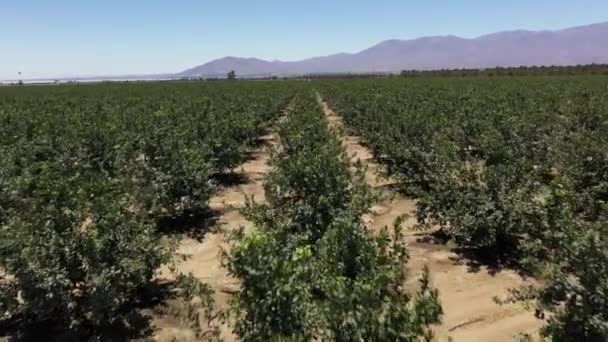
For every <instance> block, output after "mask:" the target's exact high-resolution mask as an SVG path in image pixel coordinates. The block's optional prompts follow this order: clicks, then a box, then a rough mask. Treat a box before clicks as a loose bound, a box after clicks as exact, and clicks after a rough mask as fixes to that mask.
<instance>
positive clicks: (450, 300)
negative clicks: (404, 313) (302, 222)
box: [152, 102, 542, 342]
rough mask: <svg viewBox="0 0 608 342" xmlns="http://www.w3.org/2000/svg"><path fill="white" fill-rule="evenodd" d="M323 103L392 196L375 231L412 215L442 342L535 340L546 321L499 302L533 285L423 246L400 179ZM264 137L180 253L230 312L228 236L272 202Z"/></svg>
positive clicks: (410, 237)
mask: <svg viewBox="0 0 608 342" xmlns="http://www.w3.org/2000/svg"><path fill="white" fill-rule="evenodd" d="M322 106H323V109H324V111H325V113H326V115H327V118H328V120H329V123H330V126H331V127H332V128H333V129H334V130H335V131H336V132H337V133H338V134H339V136H340V137H341V138H342V140H343V144H344V147H345V149H346V152H347V154H348V155H349V157H350V158H351V160H352V161H353V162H355V161H357V160H359V161H361V162H362V163H363V164H364V165H365V166H366V167H367V172H366V179H367V181H368V183H369V184H370V186H372V187H373V188H375V189H377V190H379V191H382V192H385V193H386V194H387V196H386V198H387V199H386V200H384V201H383V202H381V203H378V204H376V205H375V206H374V207H373V208H372V214H371V215H370V216H369V217H367V218H366V221H367V222H368V227H369V228H370V229H372V230H378V229H380V228H382V227H384V226H390V225H392V223H393V221H394V220H395V219H396V218H397V217H399V216H402V215H404V214H407V215H409V218H408V219H407V220H406V221H405V222H404V225H405V228H406V237H405V238H406V240H407V243H408V251H409V253H410V261H409V264H408V268H409V270H410V277H409V280H408V284H406V285H407V286H409V287H414V286H415V283H416V281H417V277H416V275H418V274H419V273H420V270H421V269H422V267H423V266H424V265H428V266H429V268H430V270H431V279H432V283H433V285H434V286H435V287H436V288H438V289H439V293H440V299H441V303H442V306H443V309H444V312H445V313H444V316H443V320H442V323H441V324H439V325H438V326H436V327H435V335H436V340H438V341H447V340H448V339H449V338H452V339H453V340H454V341H457V342H458V341H467V342H468V341H481V342H485V341H492V342H494V341H496V342H499V341H513V340H514V338H517V336H518V335H520V334H524V333H526V334H532V335H534V334H535V333H536V332H537V331H538V329H539V327H540V326H541V325H542V321H540V320H538V319H536V318H534V315H533V312H531V311H528V310H525V309H524V308H523V307H522V306H521V305H517V304H511V305H503V306H499V305H497V304H496V303H495V302H494V300H493V298H494V297H495V296H499V297H504V296H506V294H507V291H508V289H509V288H514V287H517V286H519V285H521V284H523V283H524V282H525V280H524V279H522V278H521V277H520V276H519V275H518V274H517V273H516V272H514V271H511V270H503V271H500V272H498V273H494V272H491V271H490V270H488V269H487V268H485V267H483V266H482V267H481V268H479V269H478V270H476V271H471V269H470V268H469V267H468V266H467V265H465V264H463V263H462V259H461V258H460V257H459V255H457V254H456V253H454V252H453V251H451V249H450V248H449V247H448V246H445V245H442V244H434V243H425V242H420V237H421V236H422V235H424V233H421V232H420V231H417V230H414V229H413V227H414V225H415V224H416V220H415V218H414V214H415V210H416V202H415V201H414V200H413V199H411V198H406V197H404V196H402V195H400V194H398V193H394V192H392V191H391V190H390V189H391V185H392V184H394V183H395V182H394V181H393V180H391V179H387V178H386V177H383V176H382V171H381V168H380V166H379V165H378V164H377V163H376V162H375V160H374V159H373V156H372V154H371V151H370V150H369V149H368V148H367V147H365V146H364V145H363V144H362V142H361V140H360V139H359V138H358V137H357V136H353V135H349V134H348V133H347V132H346V130H345V129H344V127H343V125H342V121H341V118H340V116H338V115H337V114H336V113H335V112H334V111H333V110H331V109H330V108H329V107H328V105H327V104H326V103H325V102H322ZM262 140H263V144H262V145H261V146H260V147H259V148H257V149H256V150H255V151H253V153H252V158H251V159H250V160H249V161H247V162H246V163H244V164H243V165H242V166H241V167H239V168H237V169H236V170H235V172H236V174H237V175H239V176H241V177H242V179H244V180H245V181H244V182H242V183H240V184H238V185H234V186H230V187H226V188H224V189H223V190H222V191H220V192H218V193H217V195H216V196H215V197H213V198H212V199H211V201H210V207H211V209H213V210H215V211H216V212H218V213H219V217H218V227H219V230H218V231H215V232H210V233H207V234H206V235H205V236H204V238H203V239H202V240H200V241H199V240H196V239H191V238H184V239H183V240H181V242H180V245H179V248H178V253H181V254H188V255H189V258H188V259H187V260H185V261H181V262H179V263H178V264H177V271H178V272H182V273H186V274H187V273H189V272H192V273H193V274H194V275H195V276H196V277H197V278H199V279H200V280H202V281H204V282H206V283H208V284H210V285H211V286H212V287H213V289H214V290H215V292H216V294H215V300H216V302H217V303H218V306H219V307H220V308H224V309H225V308H227V305H228V300H229V297H230V292H234V291H235V290H237V289H238V282H237V281H236V280H235V279H232V278H231V277H230V276H229V275H228V273H227V271H226V269H225V268H223V267H222V265H221V261H220V257H219V256H220V252H221V250H222V248H226V247H227V245H226V242H225V236H226V234H227V233H230V231H233V230H235V229H237V228H239V227H241V226H244V227H246V228H247V227H249V226H250V223H249V222H248V221H247V220H246V219H245V218H244V217H243V216H242V215H241V214H240V213H239V209H240V208H242V207H243V205H244V204H245V196H247V197H251V196H254V198H255V199H256V201H263V200H264V190H263V178H264V175H265V174H266V173H267V172H268V170H269V165H268V161H269V159H270V149H272V148H276V147H277V146H278V136H277V134H276V133H275V132H269V133H268V134H267V135H265V136H264V137H262ZM459 260H460V261H459ZM160 277H161V278H163V277H164V278H165V279H168V280H170V279H171V278H172V275H171V273H170V272H169V271H168V270H166V269H165V270H162V272H161V275H160ZM152 325H153V326H154V327H155V329H156V330H155V333H154V336H153V339H154V340H155V341H163V342H164V341H167V342H168V341H193V340H195V339H194V338H193V335H192V332H191V331H190V329H188V328H187V327H185V326H183V325H182V324H180V322H179V321H177V320H176V319H174V318H171V317H170V316H158V315H157V316H155V317H154V319H153V322H152ZM222 334H223V337H224V338H225V340H226V341H236V337H235V336H234V335H233V334H232V333H231V329H230V328H229V327H228V326H227V325H224V326H223V327H222Z"/></svg>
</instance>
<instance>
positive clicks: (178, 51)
mask: <svg viewBox="0 0 608 342" xmlns="http://www.w3.org/2000/svg"><path fill="white" fill-rule="evenodd" d="M603 21H608V1H606V0H568V1H566V0H510V1H505V0H502V1H491V0H459V1H457V0H424V1H423V0H400V1H397V0H395V1H392V0H391V1H388V0H384V1H383V0H376V1H358V0H333V1H332V0H325V1H319V0H307V1H288V0H283V1H278V0H241V1H237V0H221V1H220V0H216V1H205V0H198V1H195V0H172V1H156V0H147V1H143V0H120V1H119V0H105V1H101V0H78V1H77V0H54V1H49V0H38V1H36V0H0V79H14V78H16V76H17V72H18V71H22V72H23V75H24V77H25V78H36V77H60V76H74V75H116V74H139V73H163V72H175V71H181V70H182V69H185V68H188V67H191V66H194V65H198V64H202V63H204V62H206V61H209V60H211V59H214V58H218V57H222V56H225V55H233V56H255V57H260V58H265V59H281V60H296V59H300V58H305V57H310V56H316V55H327V54H331V53H336V52H355V51H358V50H362V49H364V48H367V47H369V46H371V45H373V44H375V43H378V42H380V41H382V40H385V39H391V38H400V39H408V38H416V37H419V36H427V35H446V34H455V35H458V36H462V37H475V36H479V35H482V34H485V33H491V32H495V31H503V30H511V29H520V28H521V29H533V30H535V29H559V28H564V27H569V26H576V25H585V24H591V23H595V22H603Z"/></svg>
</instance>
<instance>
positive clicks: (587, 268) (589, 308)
mask: <svg viewBox="0 0 608 342" xmlns="http://www.w3.org/2000/svg"><path fill="white" fill-rule="evenodd" d="M607 233H608V230H607V229H606V225H605V224H604V225H603V226H602V227H594V228H591V227H589V232H588V233H586V234H584V236H583V237H581V238H580V239H578V240H576V241H573V243H571V245H570V246H569V248H568V253H566V255H567V257H564V258H563V260H562V262H560V263H559V264H557V265H555V266H553V267H552V269H551V272H550V275H549V277H548V283H547V285H546V287H544V288H543V289H542V290H541V291H540V295H539V301H540V304H541V305H542V307H543V309H546V310H550V311H551V312H553V314H552V315H551V316H550V318H549V319H548V324H547V326H545V327H544V329H543V331H542V334H543V335H544V336H547V337H550V338H551V339H552V340H553V341H573V340H575V341H606V340H607V339H608V306H607V305H606V303H608V239H607V238H606V237H607V236H608V235H606V234H607Z"/></svg>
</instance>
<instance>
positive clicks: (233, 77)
mask: <svg viewBox="0 0 608 342" xmlns="http://www.w3.org/2000/svg"><path fill="white" fill-rule="evenodd" d="M227 77H228V79H229V80H234V79H236V73H235V72H234V70H230V72H228V75H227Z"/></svg>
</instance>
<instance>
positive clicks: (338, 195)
mask: <svg viewBox="0 0 608 342" xmlns="http://www.w3.org/2000/svg"><path fill="white" fill-rule="evenodd" d="M290 108H291V110H290V111H289V112H288V114H287V117H286V118H285V120H284V121H283V123H282V125H281V127H280V138H281V143H282V146H281V148H279V152H278V154H276V155H275V156H273V159H272V162H271V165H272V167H273V169H272V171H271V172H270V174H269V175H268V177H267V179H266V184H265V190H266V197H267V202H268V203H267V204H255V203H250V205H249V206H248V207H247V208H246V209H245V211H244V212H245V214H246V215H247V217H248V218H249V219H250V220H252V221H253V222H254V223H255V226H256V230H255V231H253V232H250V233H245V234H243V235H241V236H239V237H238V238H237V239H236V241H235V242H234V243H233V246H232V248H231V251H230V253H228V254H227V255H226V256H225V261H226V264H227V266H228V268H229V270H230V272H231V274H233V275H234V276H236V277H237V278H238V279H240V280H241V285H242V289H241V291H240V293H239V294H238V295H237V297H236V298H235V302H234V304H235V305H234V307H235V312H236V314H237V315H236V320H237V325H236V329H235V332H236V333H237V334H238V335H239V336H240V337H241V338H242V339H243V340H245V341H254V340H255V341H257V340H311V339H314V338H322V339H328V340H339V341H352V340H387V339H388V340H396V341H416V340H417V339H418V337H420V336H427V337H429V336H430V330H428V325H429V324H431V323H434V322H436V321H437V320H438V319H439V317H440V315H441V307H440V305H439V303H438V296H437V293H436V291H435V290H433V289H432V288H431V287H430V286H429V283H428V272H427V273H425V275H424V277H423V279H424V280H423V282H422V283H421V288H420V292H419V294H418V295H417V296H416V298H415V299H412V298H411V297H410V295H409V294H407V292H405V291H404V290H403V289H402V288H401V286H402V284H403V281H404V279H405V271H404V268H403V267H404V263H405V262H406V260H407V253H406V252H405V248H404V246H403V245H402V236H401V230H400V229H401V228H400V222H397V223H396V225H395V227H394V230H393V232H392V234H389V233H388V232H386V231H385V232H383V233H382V234H380V235H377V236H374V235H372V234H371V233H370V232H368V231H367V230H366V228H365V226H364V225H363V223H362V220H361V215H362V214H364V213H366V212H367V210H368V208H369V207H370V205H371V204H372V203H373V201H374V200H375V198H376V196H374V195H373V194H372V193H371V192H370V190H369V189H368V188H367V185H366V184H365V180H364V177H363V175H364V173H363V170H362V169H361V168H360V167H359V168H357V170H356V171H351V165H350V164H349V161H348V159H347V158H346V156H345V153H344V151H343V148H342V146H341V144H340V142H339V140H338V139H337V138H336V136H335V135H334V134H333V133H332V132H331V131H330V130H329V128H328V125H327V121H326V120H325V118H324V116H323V113H322V111H321V108H320V107H319V104H318V103H317V102H316V96H315V94H314V93H311V92H302V93H300V94H299V96H297V97H296V98H295V99H294V101H293V103H292V104H291V106H290ZM429 338H430V337H429Z"/></svg>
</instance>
